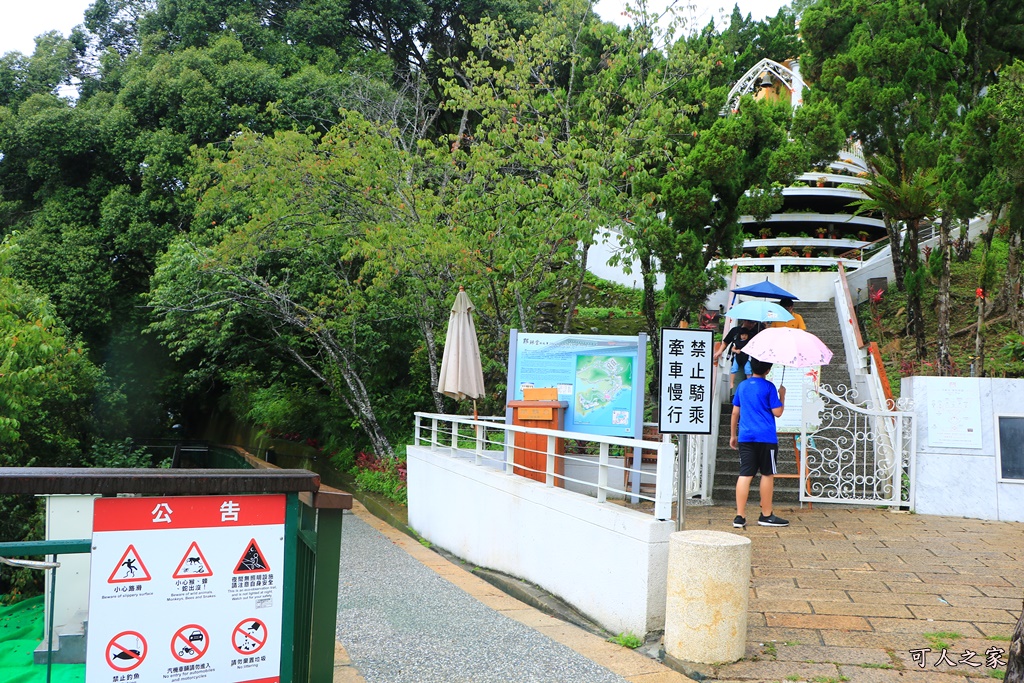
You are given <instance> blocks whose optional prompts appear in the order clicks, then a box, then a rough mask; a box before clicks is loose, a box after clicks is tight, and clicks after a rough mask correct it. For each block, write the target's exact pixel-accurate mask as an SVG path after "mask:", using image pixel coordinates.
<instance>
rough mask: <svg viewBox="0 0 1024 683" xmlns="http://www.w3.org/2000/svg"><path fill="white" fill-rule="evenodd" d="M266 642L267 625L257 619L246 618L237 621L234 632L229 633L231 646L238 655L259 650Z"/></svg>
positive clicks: (249, 653)
mask: <svg viewBox="0 0 1024 683" xmlns="http://www.w3.org/2000/svg"><path fill="white" fill-rule="evenodd" d="M266 642H267V625H266V624H264V623H263V622H262V621H260V620H259V619H246V620H245V621H242V622H239V624H238V626H236V627H235V632H234V633H232V634H231V646H232V647H234V648H235V652H237V653H238V654H240V655H251V654H252V653H254V652H259V651H260V648H262V647H263V646H264V645H265V644H266Z"/></svg>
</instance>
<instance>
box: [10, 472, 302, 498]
mask: <svg viewBox="0 0 1024 683" xmlns="http://www.w3.org/2000/svg"><path fill="white" fill-rule="evenodd" d="M319 490H320V475H319V474H316V473H314V472H310V471H308V470H270V469H265V470H227V469H211V470H205V469H176V470H164V469H132V468H128V467H125V468H109V469H96V468H91V467H0V494H26V493H38V494H57V493H71V494H79V495H89V494H99V495H116V494H118V493H147V494H168V495H213V494H221V493H300V492H310V493H315V492H317V491H319Z"/></svg>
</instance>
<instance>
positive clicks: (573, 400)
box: [508, 330, 647, 438]
mask: <svg viewBox="0 0 1024 683" xmlns="http://www.w3.org/2000/svg"><path fill="white" fill-rule="evenodd" d="M646 340H647V337H646V335H639V336H638V337H626V336H612V335H582V334H535V333H528V332H524V333H522V334H519V333H517V332H516V330H513V331H512V337H511V344H510V346H511V351H510V354H509V390H508V399H509V400H510V401H513V400H517V401H518V400H522V399H523V389H524V388H530V389H532V388H555V389H557V391H558V400H559V401H565V402H567V403H568V407H567V408H566V411H565V425H564V427H565V430H566V431H571V432H584V433H588V434H603V435H607V436H623V437H630V438H635V437H637V436H638V435H640V434H641V433H642V430H643V388H644V387H643V385H644V381H645V360H646V357H647V344H646Z"/></svg>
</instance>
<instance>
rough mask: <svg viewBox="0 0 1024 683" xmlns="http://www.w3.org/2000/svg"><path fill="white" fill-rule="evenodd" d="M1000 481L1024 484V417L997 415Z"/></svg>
mask: <svg viewBox="0 0 1024 683" xmlns="http://www.w3.org/2000/svg"><path fill="white" fill-rule="evenodd" d="M996 437H997V439H998V442H997V445H996V453H997V455H998V458H997V459H998V461H999V479H1000V480H1002V481H1020V482H1024V415H996Z"/></svg>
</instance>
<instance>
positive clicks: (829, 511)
mask: <svg viewBox="0 0 1024 683" xmlns="http://www.w3.org/2000/svg"><path fill="white" fill-rule="evenodd" d="M755 508H756V505H755ZM776 508H777V509H776V510H775V512H776V513H777V514H779V515H780V516H782V517H785V518H787V519H789V520H790V526H789V527H786V528H772V527H759V526H757V525H756V523H752V522H748V524H752V525H750V526H748V527H747V529H746V530H745V531H740V530H738V529H733V528H732V517H733V515H734V514H735V510H733V509H732V508H731V507H730V506H727V505H719V506H715V507H697V508H694V507H687V511H686V528H687V529H704V528H708V529H717V530H722V531H729V532H737V533H743V534H745V535H746V536H748V537H749V538H750V540H751V542H752V543H753V548H752V551H753V552H752V560H751V573H752V578H751V591H750V611H749V613H748V629H747V635H748V643H747V656H746V657H745V658H744V659H743V660H741V661H739V662H737V663H735V664H729V665H722V666H714V667H697V668H698V670H700V671H701V673H704V674H705V675H708V676H710V677H712V678H714V679H715V680H719V681H726V680H729V681H732V680H736V681H750V680H757V681H816V682H818V683H831V682H833V681H835V682H837V683H838V682H839V681H850V682H851V683H888V682H890V681H901V682H903V683H924V682H926V681H927V682H929V683H934V682H937V683H954V682H958V681H980V680H989V681H991V680H993V679H994V678H995V677H996V676H998V675H999V673H1000V672H1003V671H1005V662H1004V663H1003V664H1002V665H1001V666H998V667H997V668H996V669H993V668H991V667H990V666H988V662H986V654H985V653H986V652H989V651H994V650H997V649H999V648H1001V649H1002V650H1004V651H1005V649H1006V647H1007V644H1008V643H1007V641H1008V639H1009V635H1010V633H1011V632H1012V630H1013V626H1014V624H1015V623H1016V621H1017V618H1018V617H1019V616H1020V614H1021V609H1022V599H1024V524H1021V523H1015V522H986V521H981V520H974V519H960V518H954V517H936V516H930V515H913V514H909V513H900V512H890V511H888V510H881V509H873V508H854V507H838V506H823V505H815V506H814V508H813V509H808V508H806V507H805V508H803V509H800V508H797V507H790V508H786V507H783V506H776ZM756 514H757V511H756V509H753V510H752V511H750V513H749V514H748V518H749V517H750V515H754V519H756ZM943 648H945V657H946V658H945V659H941V660H940V657H941V656H942V650H943ZM915 650H928V651H926V652H922V653H918V655H917V656H918V657H923V662H922V661H915V659H914V656H915V655H914V654H912V652H913V651H915ZM972 652H973V653H976V654H975V655H974V656H973V657H971V656H970V653H972ZM1004 660H1005V656H1004ZM922 664H923V666H922ZM953 664H955V666H954V665H953ZM971 664H978V665H979V666H971Z"/></svg>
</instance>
